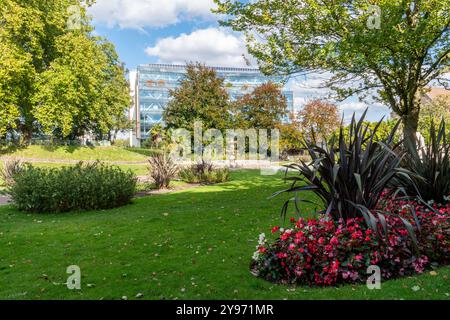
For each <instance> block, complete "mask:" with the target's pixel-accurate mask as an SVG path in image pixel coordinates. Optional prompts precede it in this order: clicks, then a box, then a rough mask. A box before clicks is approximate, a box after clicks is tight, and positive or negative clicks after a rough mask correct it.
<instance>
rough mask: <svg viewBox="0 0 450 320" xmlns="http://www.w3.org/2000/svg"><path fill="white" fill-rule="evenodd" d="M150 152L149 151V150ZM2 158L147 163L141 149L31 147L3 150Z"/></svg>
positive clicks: (0, 153)
mask: <svg viewBox="0 0 450 320" xmlns="http://www.w3.org/2000/svg"><path fill="white" fill-rule="evenodd" d="M147 151H148V150H147ZM0 156H10V157H22V158H33V159H47V160H101V161H127V162H128V161H130V162H131V161H133V162H134V161H146V159H147V156H148V155H146V154H144V152H143V151H142V150H141V149H136V150H133V149H124V148H118V147H95V148H94V147H92V148H90V147H45V146H29V147H27V148H20V149H16V150H13V151H11V150H2V151H1V152H0Z"/></svg>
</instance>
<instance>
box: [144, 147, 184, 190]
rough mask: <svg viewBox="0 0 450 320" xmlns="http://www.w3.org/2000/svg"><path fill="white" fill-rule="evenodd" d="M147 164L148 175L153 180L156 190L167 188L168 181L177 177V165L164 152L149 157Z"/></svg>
mask: <svg viewBox="0 0 450 320" xmlns="http://www.w3.org/2000/svg"><path fill="white" fill-rule="evenodd" d="M148 162H149V167H148V170H149V174H150V177H151V178H152V179H153V181H154V183H155V186H156V188H157V189H161V188H168V187H169V185H170V181H172V179H173V178H175V177H176V175H177V172H178V167H177V165H176V164H175V163H174V162H173V160H172V159H171V158H170V156H169V155H168V154H166V153H165V152H163V153H160V154H156V155H154V156H152V157H150V159H149V160H148Z"/></svg>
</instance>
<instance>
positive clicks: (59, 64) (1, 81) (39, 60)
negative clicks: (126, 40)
mask: <svg viewBox="0 0 450 320" xmlns="http://www.w3.org/2000/svg"><path fill="white" fill-rule="evenodd" d="M91 3H92V1H81V0H52V1H46V0H2V5H1V6H0V107H1V110H2V111H0V116H1V118H0V124H1V128H0V138H1V137H4V136H5V134H7V133H8V132H12V131H13V130H14V131H17V132H19V133H20V134H21V136H22V138H23V139H24V140H25V141H27V140H29V139H30V138H31V136H32V134H33V133H45V134H49V135H52V136H55V137H58V138H63V139H65V138H77V137H79V136H81V135H83V134H85V133H93V134H96V135H97V136H98V137H104V136H105V135H106V136H107V135H109V133H110V131H111V129H113V128H114V127H116V124H117V123H119V122H120V123H121V122H123V117H125V111H126V109H127V108H128V106H129V94H128V86H127V82H126V79H125V74H124V70H123V67H122V64H121V63H120V62H119V60H118V56H117V54H116V52H115V49H114V47H113V46H112V44H110V43H109V42H107V41H106V40H105V39H102V38H100V37H95V36H93V35H92V31H93V28H92V27H91V26H90V20H89V18H88V17H87V15H86V7H85V6H84V5H90V4H91ZM83 4H84V5H83Z"/></svg>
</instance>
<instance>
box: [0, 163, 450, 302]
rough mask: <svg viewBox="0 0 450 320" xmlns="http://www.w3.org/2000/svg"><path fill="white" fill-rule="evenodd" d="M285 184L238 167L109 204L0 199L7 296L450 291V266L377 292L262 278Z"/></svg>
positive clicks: (390, 295) (432, 295) (379, 295)
mask: <svg viewBox="0 0 450 320" xmlns="http://www.w3.org/2000/svg"><path fill="white" fill-rule="evenodd" d="M282 187H284V185H283V183H282V181H281V180H280V176H277V177H264V176H260V175H259V171H237V172H233V173H232V181H230V182H227V183H223V184H220V185H215V186H205V187H199V188H195V189H191V190H184V191H179V192H175V193H171V194H162V195H157V196H150V197H148V198H143V199H138V200H135V202H134V203H133V204H131V205H129V206H126V207H123V208H119V209H114V210H109V211H98V212H83V213H68V214H59V215H31V214H26V213H22V212H18V211H16V210H15V209H14V208H13V207H12V206H8V207H0V248H1V250H0V279H1V280H0V281H1V285H0V299H101V298H103V299H120V298H121V297H122V296H127V297H128V298H129V299H133V298H134V297H135V296H136V294H138V293H142V294H143V295H144V296H143V299H450V297H448V296H447V295H448V294H449V293H450V289H449V287H450V279H449V277H450V267H445V268H439V269H437V270H436V272H437V275H434V276H433V275H431V274H429V273H427V274H425V275H421V276H417V277H411V278H405V279H398V280H393V281H388V282H386V283H383V284H382V290H374V291H371V290H368V289H367V288H366V286H363V285H361V286H345V287H340V288H326V289H320V288H308V287H296V288H295V287H286V286H280V285H274V284H272V283H268V282H266V281H264V280H261V279H257V278H255V277H254V276H253V275H251V274H250V272H249V263H250V259H251V256H252V254H253V251H254V250H255V246H256V244H257V238H258V235H259V234H260V233H261V232H265V233H266V234H267V235H269V234H270V228H271V226H273V225H279V224H280V216H279V210H280V207H281V204H282V202H283V200H284V198H279V199H273V200H268V199H267V197H268V196H270V195H271V194H272V193H273V192H274V191H276V190H279V189H280V188H282ZM304 210H305V211H308V210H311V208H304ZM69 265H78V266H80V267H81V272H82V290H80V291H70V290H68V289H67V288H66V286H65V285H64V284H63V283H64V282H65V281H66V279H67V276H68V275H67V274H66V268H67V267H68V266H69ZM88 284H89V285H88ZM413 287H414V289H417V288H419V289H418V290H416V291H415V290H413V289H412V288H413ZM446 294H447V295H446Z"/></svg>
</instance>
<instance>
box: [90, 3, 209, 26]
mask: <svg viewBox="0 0 450 320" xmlns="http://www.w3.org/2000/svg"><path fill="white" fill-rule="evenodd" d="M214 7H215V5H214V3H213V0H97V2H96V3H95V4H94V5H93V6H92V7H91V8H90V9H89V12H90V14H92V16H93V18H94V21H96V22H97V23H102V24H105V25H107V26H109V27H114V26H119V27H120V28H124V29H125V28H129V29H141V30H142V29H143V28H145V27H164V26H168V25H172V24H175V23H177V22H180V21H183V20H192V19H194V18H196V19H198V18H200V19H211V18H212V17H213V13H212V12H211V9H212V8H214Z"/></svg>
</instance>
